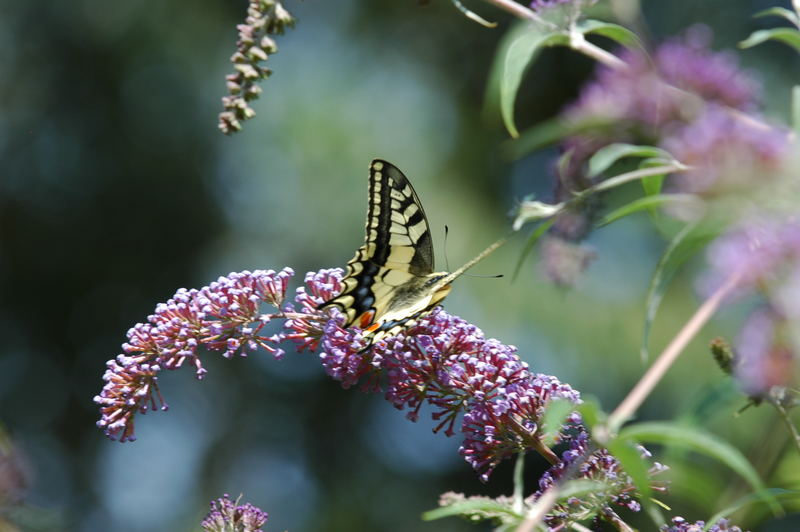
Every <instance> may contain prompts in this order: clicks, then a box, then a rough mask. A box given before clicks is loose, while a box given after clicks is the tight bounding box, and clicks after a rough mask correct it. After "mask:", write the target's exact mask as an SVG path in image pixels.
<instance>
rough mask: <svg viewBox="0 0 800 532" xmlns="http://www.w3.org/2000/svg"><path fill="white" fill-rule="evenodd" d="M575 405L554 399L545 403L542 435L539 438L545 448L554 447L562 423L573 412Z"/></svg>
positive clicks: (565, 400)
mask: <svg viewBox="0 0 800 532" xmlns="http://www.w3.org/2000/svg"><path fill="white" fill-rule="evenodd" d="M575 407H576V405H575V403H573V402H572V401H568V400H567V399H555V400H553V401H550V402H549V403H547V408H546V409H545V411H544V419H543V421H542V434H541V435H540V438H541V440H542V443H544V444H545V445H546V446H547V447H552V446H553V445H555V443H556V440H557V439H558V435H559V433H560V432H561V428H562V427H563V426H564V421H565V420H566V419H567V416H568V415H570V413H572V412H574V411H575Z"/></svg>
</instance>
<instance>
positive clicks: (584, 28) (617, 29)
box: [578, 20, 644, 49]
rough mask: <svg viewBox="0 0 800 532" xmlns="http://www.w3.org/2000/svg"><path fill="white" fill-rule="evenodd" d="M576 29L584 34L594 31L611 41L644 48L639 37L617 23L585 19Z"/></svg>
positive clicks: (629, 46)
mask: <svg viewBox="0 0 800 532" xmlns="http://www.w3.org/2000/svg"><path fill="white" fill-rule="evenodd" d="M578 31H579V32H581V33H583V34H584V35H589V34H592V33H595V34H597V35H602V36H603V37H608V38H609V39H611V40H612V41H615V42H617V43H619V44H621V45H622V46H626V47H628V48H633V47H638V48H642V49H644V46H643V45H642V41H640V40H639V37H638V36H637V35H636V34H635V33H634V32H632V31H631V30H629V29H628V28H626V27H624V26H620V25H619V24H612V23H610V22H603V21H601V20H585V21H583V22H582V23H581V24H580V25H579V26H578Z"/></svg>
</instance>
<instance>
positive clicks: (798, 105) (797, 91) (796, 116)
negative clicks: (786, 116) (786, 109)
mask: <svg viewBox="0 0 800 532" xmlns="http://www.w3.org/2000/svg"><path fill="white" fill-rule="evenodd" d="M792 128H794V130H795V131H796V132H797V133H800V85H795V86H794V87H792Z"/></svg>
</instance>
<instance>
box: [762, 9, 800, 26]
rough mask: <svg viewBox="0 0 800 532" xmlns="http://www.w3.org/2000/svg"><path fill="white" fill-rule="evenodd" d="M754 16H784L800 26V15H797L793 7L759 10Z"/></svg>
mask: <svg viewBox="0 0 800 532" xmlns="http://www.w3.org/2000/svg"><path fill="white" fill-rule="evenodd" d="M753 16H754V17H756V18H759V17H770V16H775V17H783V18H785V19H786V20H788V21H789V22H791V23H792V24H794V25H795V26H800V17H798V16H797V13H795V12H794V11H792V10H791V9H786V8H785V7H771V8H769V9H765V10H763V11H759V12H758V13H756V14H755V15H753Z"/></svg>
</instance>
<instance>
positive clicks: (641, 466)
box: [606, 437, 653, 504]
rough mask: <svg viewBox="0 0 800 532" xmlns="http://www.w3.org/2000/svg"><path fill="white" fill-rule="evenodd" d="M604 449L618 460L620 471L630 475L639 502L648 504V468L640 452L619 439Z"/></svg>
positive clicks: (650, 495) (630, 443)
mask: <svg viewBox="0 0 800 532" xmlns="http://www.w3.org/2000/svg"><path fill="white" fill-rule="evenodd" d="M606 447H607V448H608V450H609V451H611V454H613V455H614V456H615V457H616V459H617V460H619V463H620V465H622V469H624V470H625V472H626V473H628V475H630V477H631V480H633V483H634V485H635V486H636V488H637V489H638V490H639V494H640V495H641V497H640V500H641V501H642V502H643V503H644V504H650V498H651V497H652V495H653V490H652V488H651V487H650V475H649V474H648V469H649V467H648V465H647V463H646V462H645V460H644V458H642V453H641V451H639V449H637V448H636V446H635V445H634V444H633V442H631V441H628V440H626V439H624V438H621V437H620V438H614V439H613V440H611V441H610V442H608V444H607V445H606Z"/></svg>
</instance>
